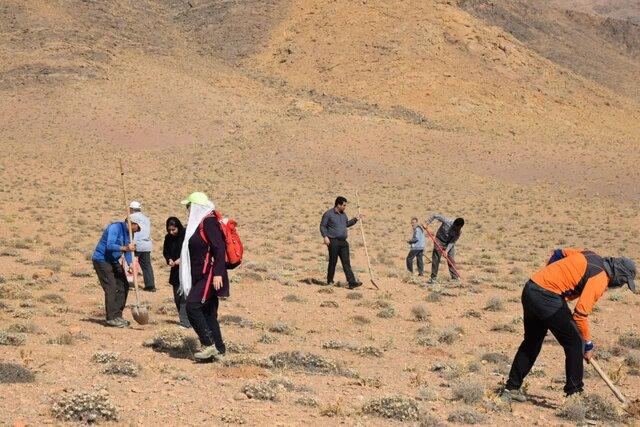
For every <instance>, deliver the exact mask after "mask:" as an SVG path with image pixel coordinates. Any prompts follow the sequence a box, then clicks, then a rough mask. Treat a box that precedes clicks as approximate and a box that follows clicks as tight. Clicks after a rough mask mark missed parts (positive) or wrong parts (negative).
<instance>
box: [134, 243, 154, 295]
mask: <svg viewBox="0 0 640 427" xmlns="http://www.w3.org/2000/svg"><path fill="white" fill-rule="evenodd" d="M136 256H137V257H138V262H139V263H140V269H141V270H142V278H143V279H144V288H145V289H155V287H156V282H155V279H154V277H153V266H152V265H151V252H136Z"/></svg>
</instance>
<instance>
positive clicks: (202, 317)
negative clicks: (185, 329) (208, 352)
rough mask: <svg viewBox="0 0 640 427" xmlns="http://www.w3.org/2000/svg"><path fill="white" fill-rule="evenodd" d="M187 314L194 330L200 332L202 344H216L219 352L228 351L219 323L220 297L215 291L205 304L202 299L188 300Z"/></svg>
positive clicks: (207, 345)
mask: <svg viewBox="0 0 640 427" xmlns="http://www.w3.org/2000/svg"><path fill="white" fill-rule="evenodd" d="M187 316H188V317H189V322H190V323H191V326H192V327H193V330H194V331H196V334H198V338H199V339H200V344H202V345H203V346H206V347H209V346H210V345H215V346H216V350H218V353H225V352H226V351H227V349H226V347H225V345H224V341H223V340H222V331H220V323H218V297H217V296H216V295H215V293H214V294H213V296H211V297H210V299H209V300H208V301H206V302H205V303H204V304H202V303H201V302H200V301H198V302H187Z"/></svg>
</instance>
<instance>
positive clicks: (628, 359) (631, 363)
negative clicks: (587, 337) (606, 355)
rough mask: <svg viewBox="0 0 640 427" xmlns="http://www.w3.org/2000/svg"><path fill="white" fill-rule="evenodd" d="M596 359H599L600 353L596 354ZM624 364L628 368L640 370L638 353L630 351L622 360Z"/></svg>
mask: <svg viewBox="0 0 640 427" xmlns="http://www.w3.org/2000/svg"><path fill="white" fill-rule="evenodd" d="M598 358H600V353H599V352H598ZM624 363H625V364H626V365H627V366H628V367H630V368H635V369H638V368H640V351H637V350H631V351H629V353H627V355H626V356H625V358H624Z"/></svg>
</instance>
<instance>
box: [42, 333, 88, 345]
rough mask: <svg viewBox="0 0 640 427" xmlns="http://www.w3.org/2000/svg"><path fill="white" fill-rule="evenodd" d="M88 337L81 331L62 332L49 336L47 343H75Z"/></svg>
mask: <svg viewBox="0 0 640 427" xmlns="http://www.w3.org/2000/svg"><path fill="white" fill-rule="evenodd" d="M87 340H89V337H88V336H86V335H85V334H83V333H82V332H78V333H75V334H74V333H73V332H64V333H62V334H60V335H58V336H57V337H55V338H49V339H48V340H47V344H57V345H75V343H76V342H77V341H87Z"/></svg>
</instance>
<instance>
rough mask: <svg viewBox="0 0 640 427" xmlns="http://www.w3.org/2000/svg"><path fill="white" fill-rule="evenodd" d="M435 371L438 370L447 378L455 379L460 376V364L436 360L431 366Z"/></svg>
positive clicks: (440, 374) (439, 373) (440, 375)
mask: <svg viewBox="0 0 640 427" xmlns="http://www.w3.org/2000/svg"><path fill="white" fill-rule="evenodd" d="M431 370H432V371H433V372H437V373H438V376H439V377H440V378H442V379H445V380H454V379H456V378H459V377H460V371H461V369H460V366H459V365H458V364H448V363H444V362H436V363H434V364H433V366H431Z"/></svg>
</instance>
